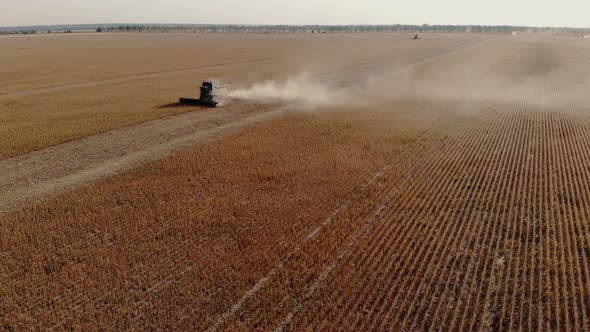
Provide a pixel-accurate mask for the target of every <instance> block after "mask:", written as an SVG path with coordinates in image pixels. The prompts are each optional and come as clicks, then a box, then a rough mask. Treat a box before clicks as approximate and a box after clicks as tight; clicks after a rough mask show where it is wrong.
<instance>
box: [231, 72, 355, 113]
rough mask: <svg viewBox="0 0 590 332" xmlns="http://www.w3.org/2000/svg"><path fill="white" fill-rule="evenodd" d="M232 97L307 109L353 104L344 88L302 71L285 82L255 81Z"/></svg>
mask: <svg viewBox="0 0 590 332" xmlns="http://www.w3.org/2000/svg"><path fill="white" fill-rule="evenodd" d="M228 97H229V98H231V99H243V100H259V101H269V102H280V103H286V104H287V105H290V106H294V107H298V108H304V109H315V108H318V107H326V106H338V105H344V104H347V103H349V100H348V98H347V93H346V91H345V90H344V89H342V88H337V87H334V86H330V85H328V84H326V83H323V82H320V81H318V80H314V79H313V77H312V76H311V75H309V74H299V75H297V76H293V77H290V78H288V79H286V80H284V81H272V80H267V81H263V82H260V83H255V84H254V85H252V86H251V87H249V88H245V89H237V90H234V91H231V92H230V93H229V94H228Z"/></svg>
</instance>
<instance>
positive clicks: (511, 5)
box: [0, 0, 590, 28]
mask: <svg viewBox="0 0 590 332" xmlns="http://www.w3.org/2000/svg"><path fill="white" fill-rule="evenodd" d="M589 8H590V5H588V4H587V3H585V2H582V1H579V0H564V1H561V2H560V3H559V4H558V3H538V2H537V1H533V0H521V1H519V2H518V3H515V1H509V0H498V1H495V2H488V3H479V2H474V1H468V0H450V1H445V2H441V1H434V0H426V1H422V2H420V3H411V2H408V1H404V2H402V1H387V0H368V1H365V2H362V3H360V2H357V1H355V2H352V1H337V0H323V1H312V0H301V1H296V2H295V1H289V2H277V1H270V0H251V1H247V2H246V1H238V0H226V1H223V2H207V1H200V0H197V1H194V0H169V1H166V2H154V1H150V2H147V1H139V0H128V1H126V2H125V4H124V5H122V4H121V2H120V1H115V0H102V1H82V0H54V1H51V2H50V3H49V2H47V1H41V0H31V1H27V2H26V3H22V2H9V3H7V4H5V5H4V9H5V10H3V11H2V12H1V13H0V26H2V27H13V26H32V25H68V24H112V23H129V24H138V23H144V24H145V23H153V24H251V25H274V24H289V25H314V24H319V25H354V24H387V25H389V24H424V23H427V24H432V25H436V24H440V25H471V24H473V25H517V26H539V27H549V26H555V27H557V26H559V27H579V28H581V27H590V24H589V23H588V21H587V18H586V17H585V13H586V9H589Z"/></svg>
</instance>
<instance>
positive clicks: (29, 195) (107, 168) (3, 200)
mask: <svg viewBox="0 0 590 332" xmlns="http://www.w3.org/2000/svg"><path fill="white" fill-rule="evenodd" d="M280 112H281V110H279V109H278V108H276V107H274V108H273V107H272V106H261V105H259V104H243V103H241V104H238V105H236V106H232V107H224V108H217V109H214V110H202V111H196V112H190V113H184V114H180V115H176V116H171V117H167V118H164V119H159V120H154V121H149V122H146V123H141V124H137V125H133V126H130V127H126V128H121V129H117V130H113V131H110V132H107V133H103V134H99V135H95V136H90V137H86V138H82V139H79V140H76V141H71V142H68V143H64V144H60V145H57V146H53V147H49V148H46V149H43V150H39V151H36V152H32V153H29V154H26V155H22V156H18V157H14V158H11V159H7V160H3V161H0V173H2V175H3V176H2V177H1V178H0V213H2V212H7V211H9V210H11V209H13V208H17V207H19V206H23V205H24V204H27V203H31V202H33V201H34V200H36V199H39V198H41V197H44V196H47V195H51V194H54V193H58V192H61V191H63V190H67V189H69V188H73V187H75V186H79V185H82V184H84V183H88V182H90V181H93V180H96V179H100V178H105V177H109V176H112V175H114V174H117V173H119V172H121V171H123V170H126V169H130V168H133V167H134V166H137V165H139V164H142V163H145V162H148V161H151V160H156V159H158V158H161V157H163V156H164V155H166V154H168V153H170V152H172V151H175V150H178V149H182V148H185V147H190V146H191V145H194V144H197V143H200V142H203V141H204V140H206V139H210V138H213V137H215V136H217V135H219V134H221V133H227V132H231V131H233V130H237V129H239V128H243V127H245V126H248V125H252V124H255V123H257V122H259V121H262V120H264V119H269V118H270V117H272V116H274V115H277V114H278V113H280Z"/></svg>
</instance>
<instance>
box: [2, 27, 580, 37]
mask: <svg viewBox="0 0 590 332" xmlns="http://www.w3.org/2000/svg"><path fill="white" fill-rule="evenodd" d="M72 31H96V32H185V33H268V34H270V33H273V34H276V33H284V34H287V33H310V34H316V33H317V34H325V33H385V32H408V33H438V32H446V33H491V34H555V35H571V36H581V35H589V34H590V28H589V29H586V28H567V27H525V26H511V25H429V24H423V25H409V24H395V25H219V24H216V25H207V24H99V25H91V24H86V25H59V26H42V27H40V26H35V27H18V28H0V34H35V33H39V32H43V33H45V32H47V33H68V32H72Z"/></svg>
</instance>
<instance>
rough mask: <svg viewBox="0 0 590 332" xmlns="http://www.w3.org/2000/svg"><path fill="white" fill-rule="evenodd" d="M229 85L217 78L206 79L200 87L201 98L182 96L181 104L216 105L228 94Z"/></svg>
mask: <svg viewBox="0 0 590 332" xmlns="http://www.w3.org/2000/svg"><path fill="white" fill-rule="evenodd" d="M227 90H228V85H222V84H220V83H219V82H218V81H215V80H204V81H203V84H202V85H201V88H200V95H199V99H194V98H180V103H181V104H188V105H200V106H208V107H215V106H217V105H218V104H219V103H220V102H222V101H223V99H224V98H225V97H226V96H227Z"/></svg>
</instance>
